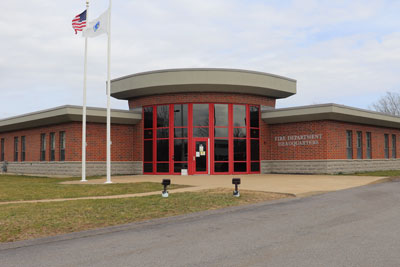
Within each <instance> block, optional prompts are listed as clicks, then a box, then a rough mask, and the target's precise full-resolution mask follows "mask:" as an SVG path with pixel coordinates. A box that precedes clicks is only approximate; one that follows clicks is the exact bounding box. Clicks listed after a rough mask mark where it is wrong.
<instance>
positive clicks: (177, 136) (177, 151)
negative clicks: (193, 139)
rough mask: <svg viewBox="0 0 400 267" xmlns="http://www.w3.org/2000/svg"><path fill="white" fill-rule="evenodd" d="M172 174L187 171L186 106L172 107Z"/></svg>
mask: <svg viewBox="0 0 400 267" xmlns="http://www.w3.org/2000/svg"><path fill="white" fill-rule="evenodd" d="M173 107H174V115H173V116H174V156H173V160H174V171H173V172H174V173H181V171H182V169H186V170H187V169H188V159H189V154H188V153H189V146H188V115H189V113H188V104H175V105H174V106H173Z"/></svg>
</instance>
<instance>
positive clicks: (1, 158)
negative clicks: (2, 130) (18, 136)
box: [0, 138, 4, 161]
mask: <svg viewBox="0 0 400 267" xmlns="http://www.w3.org/2000/svg"><path fill="white" fill-rule="evenodd" d="M0 142H1V144H0V146H1V154H0V161H4V138H1V141H0Z"/></svg>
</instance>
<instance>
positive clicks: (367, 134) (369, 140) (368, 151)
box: [366, 132, 372, 159]
mask: <svg viewBox="0 0 400 267" xmlns="http://www.w3.org/2000/svg"><path fill="white" fill-rule="evenodd" d="M366 138H367V159H372V153H371V151H372V143H371V133H370V132H367V133H366Z"/></svg>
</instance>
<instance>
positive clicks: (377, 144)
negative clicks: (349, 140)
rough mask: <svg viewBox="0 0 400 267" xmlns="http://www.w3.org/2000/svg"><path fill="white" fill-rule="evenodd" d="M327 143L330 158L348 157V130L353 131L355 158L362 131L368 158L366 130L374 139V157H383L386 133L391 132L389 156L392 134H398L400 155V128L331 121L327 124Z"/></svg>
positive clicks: (390, 148)
mask: <svg viewBox="0 0 400 267" xmlns="http://www.w3.org/2000/svg"><path fill="white" fill-rule="evenodd" d="M326 127H327V131H326V132H327V140H329V142H328V144H327V151H328V158H331V159H347V152H346V130H351V131H352V132H353V159H356V158H357V147H356V145H357V131H361V132H362V143H363V158H366V156H367V151H366V143H367V140H366V132H371V141H372V149H371V151H372V159H383V158H385V154H384V145H385V141H384V134H389V158H391V157H392V134H395V135H396V139H397V140H396V143H397V145H396V152H397V153H396V154H397V157H400V155H399V152H400V147H399V145H400V143H399V138H400V130H398V129H393V128H384V127H373V126H368V125H363V124H351V123H345V122H332V121H330V122H329V123H328V124H327V125H326Z"/></svg>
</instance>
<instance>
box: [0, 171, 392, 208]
mask: <svg viewBox="0 0 400 267" xmlns="http://www.w3.org/2000/svg"><path fill="white" fill-rule="evenodd" d="M233 177H239V178H241V185H240V189H243V190H253V191H262V192H274V193H285V194H292V195H295V196H297V197H301V196H307V195H313V194H316V193H322V192H329V191H337V190H342V189H347V188H352V187H357V186H362V185H367V184H370V183H373V182H376V181H379V180H381V179H383V178H385V177H374V176H341V175H340V176H339V175H337V176H336V175H287V174H251V175H193V176H181V175H132V176H115V177H112V181H113V183H138V182H156V183H161V180H162V179H163V178H169V179H171V183H173V184H182V185H189V186H191V187H185V188H178V189H172V190H168V191H169V192H170V193H181V192H194V191H199V190H206V189H215V188H229V189H233V185H232V178H233ZM105 181H106V179H105V178H101V179H95V180H88V181H87V182H85V183H82V182H80V181H68V182H63V183H62V184H81V185H82V184H104V182H105ZM104 186H106V185H104ZM160 187H161V186H160ZM158 194H161V190H160V191H156V192H145V193H136V194H124V195H112V196H91V197H78V198H59V199H41V200H23V201H8V202H0V205H7V204H23V203H42V202H60V201H71V200H86V199H116V198H129V197H143V196H151V195H158Z"/></svg>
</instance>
